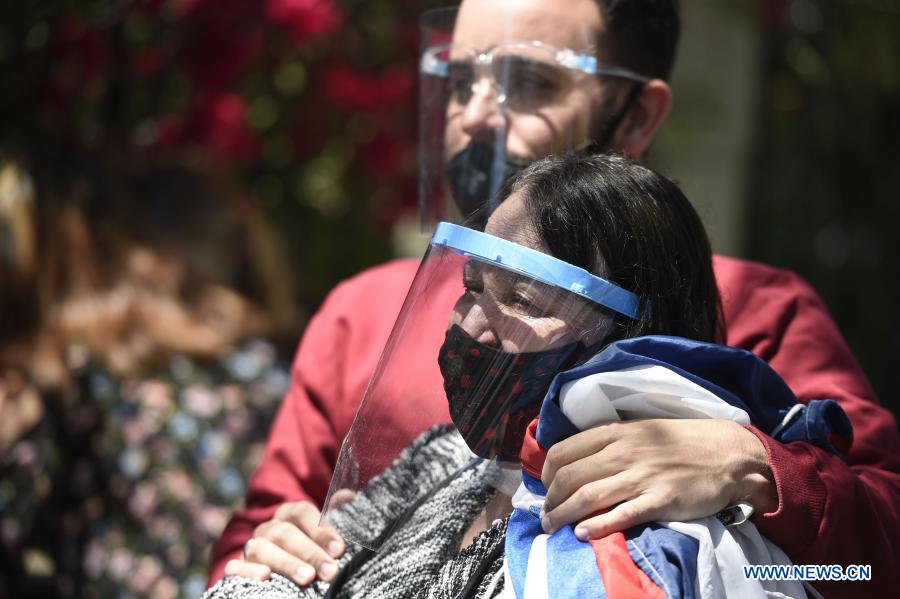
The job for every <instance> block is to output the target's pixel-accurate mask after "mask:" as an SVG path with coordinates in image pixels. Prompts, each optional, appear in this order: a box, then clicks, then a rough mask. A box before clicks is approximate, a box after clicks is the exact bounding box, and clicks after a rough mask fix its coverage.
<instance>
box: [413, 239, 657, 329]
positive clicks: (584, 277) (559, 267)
mask: <svg viewBox="0 0 900 599" xmlns="http://www.w3.org/2000/svg"><path fill="white" fill-rule="evenodd" d="M431 243H432V244H434V245H438V246H445V247H447V248H450V249H452V250H453V251H456V252H458V253H460V254H465V255H468V256H472V257H475V258H478V259H480V260H483V261H485V262H489V263H491V262H492V263H494V264H497V265H499V266H502V267H503V268H506V269H508V270H512V271H515V272H517V273H519V274H522V275H525V276H528V277H531V278H533V279H535V280H538V281H541V282H543V283H546V284H548V285H553V286H555V287H559V288H561V289H565V290H567V291H570V292H572V293H574V294H576V295H578V296H580V297H583V298H585V299H587V300H590V301H592V302H594V303H596V304H600V305H601V306H604V307H606V308H609V309H610V310H613V311H614V312H618V313H619V314H622V315H624V316H627V317H629V318H632V319H635V320H636V319H638V318H639V317H640V314H641V310H648V309H650V306H649V305H648V304H647V302H644V305H643V306H642V305H641V303H642V302H641V299H640V298H639V297H638V296H637V295H635V294H634V293H632V292H630V291H627V290H625V289H622V288H621V287H619V286H618V285H615V284H614V283H610V282H609V281H607V280H606V279H603V278H601V277H598V276H597V275H594V274H591V273H589V272H588V271H586V270H584V269H583V268H579V267H577V266H573V265H571V264H569V263H568V262H564V261H562V260H560V259H559V258H554V257H553V256H550V255H548V254H544V253H542V252H539V251H537V250H533V249H531V248H527V247H524V246H521V245H518V244H516V243H513V242H511V241H507V240H505V239H501V238H499V237H494V236H493V235H489V234H487V233H481V232H479V231H475V230H473V229H468V228H466V227H461V226H459V225H454V224H451V223H445V222H442V223H439V224H438V226H437V228H436V229H435V232H434V235H433V236H432V238H431Z"/></svg>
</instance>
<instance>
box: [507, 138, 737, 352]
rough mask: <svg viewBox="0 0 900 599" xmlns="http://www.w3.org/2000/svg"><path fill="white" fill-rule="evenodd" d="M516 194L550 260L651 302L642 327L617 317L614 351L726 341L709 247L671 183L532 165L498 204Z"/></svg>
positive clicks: (597, 160)
mask: <svg viewBox="0 0 900 599" xmlns="http://www.w3.org/2000/svg"><path fill="white" fill-rule="evenodd" d="M516 192H518V193H521V194H522V199H523V201H524V203H525V207H526V210H527V212H528V214H529V216H530V218H531V221H532V225H533V226H534V229H535V232H536V233H537V234H538V235H539V236H540V238H541V239H542V241H543V242H544V243H545V244H546V245H547V247H548V249H549V250H550V252H551V253H552V254H553V255H554V256H556V257H557V258H560V259H562V260H565V261H566V262H569V263H570V264H574V265H576V266H580V267H581V268H584V269H586V270H588V271H590V272H592V273H595V274H597V275H599V276H602V277H604V278H606V279H607V280H609V281H611V282H613V283H616V284H617V285H619V286H621V287H624V288H625V289H628V290H630V291H633V292H634V293H636V294H637V295H638V296H640V297H641V298H642V299H643V300H647V301H649V305H650V309H649V310H648V309H644V310H642V314H641V317H640V318H639V319H637V320H632V319H630V318H628V317H626V316H622V315H619V314H615V318H616V324H617V330H616V331H614V332H613V333H612V337H610V338H608V341H612V340H615V339H620V338H626V337H637V336H640V335H652V334H657V335H677V336H681V337H689V338H691V339H697V340H700V341H722V340H724V324H723V320H722V315H721V314H722V313H721V301H720V299H719V292H718V289H717V287H716V280H715V276H714V275H713V270H712V251H711V250H710V245H709V239H708V238H707V236H706V231H705V230H704V228H703V223H702V222H701V221H700V217H699V216H698V215H697V213H696V211H695V210H694V208H693V206H691V203H690V202H689V201H688V199H687V198H686V197H684V194H683V193H682V192H681V190H680V189H679V188H678V186H677V185H675V184H674V183H673V182H672V181H670V180H669V179H666V178H665V177H663V176H662V175H659V174H657V173H655V172H653V171H652V170H650V169H648V168H646V167H644V166H641V165H640V164H638V163H636V162H634V161H632V160H630V159H628V158H625V157H624V156H620V155H616V154H604V155H584V154H568V155H565V156H559V157H553V156H551V157H549V158H545V159H543V160H539V161H537V162H535V163H534V164H532V165H531V166H529V167H528V168H527V169H525V170H524V171H523V172H522V173H520V174H519V175H518V176H517V177H516V178H514V179H512V180H510V181H508V182H507V184H506V185H505V186H504V189H503V190H502V192H501V196H500V197H508V196H509V194H511V193H516ZM610 314H612V313H611V312H610Z"/></svg>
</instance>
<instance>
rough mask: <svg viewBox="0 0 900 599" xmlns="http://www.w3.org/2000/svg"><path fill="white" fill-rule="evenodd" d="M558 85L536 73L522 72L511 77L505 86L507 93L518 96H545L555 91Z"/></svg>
mask: <svg viewBox="0 0 900 599" xmlns="http://www.w3.org/2000/svg"><path fill="white" fill-rule="evenodd" d="M557 89H558V87H557V85H556V83H555V82H554V81H551V80H550V79H547V78H546V77H542V76H540V75H538V74H536V73H522V74H518V75H516V76H515V77H512V78H511V79H510V81H509V85H508V86H507V93H509V94H510V95H512V96H519V97H528V96H535V97H539V98H540V97H547V96H550V95H553V94H555V93H556V91H557Z"/></svg>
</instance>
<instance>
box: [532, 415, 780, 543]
mask: <svg viewBox="0 0 900 599" xmlns="http://www.w3.org/2000/svg"><path fill="white" fill-rule="evenodd" d="M541 480H542V481H543V483H544V485H545V486H546V487H547V500H546V503H545V508H544V509H545V514H544V515H543V518H542V520H541V524H542V526H543V528H544V530H545V531H546V532H548V533H551V532H555V531H556V530H558V529H559V528H561V527H562V526H564V525H566V524H569V523H572V522H578V521H579V520H582V522H580V523H579V524H578V525H577V526H576V528H575V535H576V536H577V537H578V538H579V539H582V540H585V539H589V538H600V537H603V536H606V535H608V534H611V533H614V532H619V531H623V530H625V529H626V528H630V527H632V526H636V525H638V524H643V523H645V522H651V521H654V520H691V519H694V518H702V517H705V516H711V515H713V514H715V513H717V512H719V511H720V510H722V509H724V508H726V507H728V506H729V505H732V504H733V503H735V502H737V501H740V500H745V501H749V502H750V503H751V504H752V505H753V507H754V510H755V512H756V513H758V514H762V513H767V512H771V511H775V510H776V509H777V506H778V496H777V493H776V490H775V483H774V479H773V477H772V472H771V470H770V468H769V464H768V460H767V456H766V451H765V446H764V445H763V444H762V442H761V441H760V440H759V439H758V438H757V437H756V435H754V434H753V433H752V432H750V431H749V430H747V429H745V428H744V427H743V426H741V425H739V424H737V423H735V422H731V421H727V420H639V421H633V422H614V423H610V424H605V425H602V426H599V427H597V428H593V429H590V430H587V431H583V432H581V433H578V434H577V435H574V436H572V437H570V438H568V439H566V440H565V441H561V442H559V443H557V444H556V445H554V446H553V447H552V448H550V451H549V452H548V453H547V460H546V461H545V463H544V469H543V472H542V475H541ZM606 510H608V511H606ZM604 512H605V513H604ZM598 513H599V515H597V514H598Z"/></svg>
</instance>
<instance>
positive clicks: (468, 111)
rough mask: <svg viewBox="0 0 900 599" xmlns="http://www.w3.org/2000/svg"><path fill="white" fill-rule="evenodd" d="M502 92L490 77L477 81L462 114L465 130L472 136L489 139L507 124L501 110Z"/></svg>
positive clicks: (481, 139) (483, 139) (478, 138)
mask: <svg viewBox="0 0 900 599" xmlns="http://www.w3.org/2000/svg"><path fill="white" fill-rule="evenodd" d="M500 94H501V92H500V90H499V89H498V88H497V85H496V84H495V83H494V82H493V81H492V80H491V79H490V77H482V78H480V79H479V80H478V81H477V82H476V83H475V86H474V88H473V89H472V97H471V98H470V99H469V102H468V103H467V104H466V107H465V109H464V110H463V114H462V128H463V131H465V132H466V134H468V135H469V136H470V137H471V138H473V139H477V140H480V141H485V140H489V139H490V138H491V137H492V136H493V135H495V134H496V132H497V131H499V130H501V129H502V128H503V127H504V125H505V124H506V120H505V118H504V116H503V114H502V112H501V110H500V104H499V101H500Z"/></svg>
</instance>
